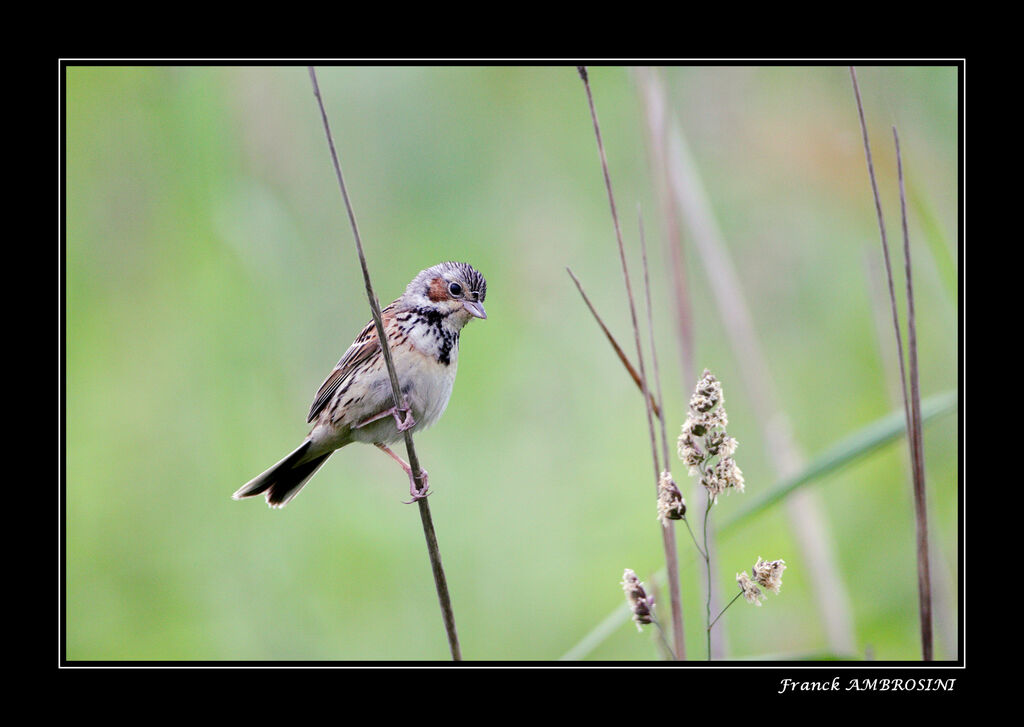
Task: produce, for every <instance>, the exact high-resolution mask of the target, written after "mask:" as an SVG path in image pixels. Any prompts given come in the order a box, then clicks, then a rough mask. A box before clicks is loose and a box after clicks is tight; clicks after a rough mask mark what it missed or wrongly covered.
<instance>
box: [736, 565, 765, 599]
mask: <svg viewBox="0 0 1024 727" xmlns="http://www.w3.org/2000/svg"><path fill="white" fill-rule="evenodd" d="M736 582H737V583H738V584H739V585H740V590H741V591H742V592H743V597H744V598H745V599H747V603H752V604H754V605H755V606H760V605H761V601H763V600H764V594H763V593H762V592H761V589H760V588H758V587H757V583H755V582H754V581H752V580H751V579H750V576H748V575H747V572H746V571H743V572H742V573H737V574H736Z"/></svg>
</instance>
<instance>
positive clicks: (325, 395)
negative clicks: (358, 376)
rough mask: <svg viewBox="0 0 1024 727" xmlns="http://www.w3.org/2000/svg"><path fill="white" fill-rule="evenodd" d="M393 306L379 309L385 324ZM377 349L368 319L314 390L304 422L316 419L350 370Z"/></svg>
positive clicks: (372, 325) (372, 329)
mask: <svg viewBox="0 0 1024 727" xmlns="http://www.w3.org/2000/svg"><path fill="white" fill-rule="evenodd" d="M396 302H397V301H396ZM394 306H395V304H394V303H392V304H391V305H389V306H388V307H387V308H385V309H384V310H383V311H381V314H382V316H383V318H384V325H385V326H387V325H388V321H389V320H390V319H391V317H392V316H393V315H394ZM379 350H380V342H379V340H378V338H377V326H376V325H374V322H373V321H370V322H369V323H367V324H366V326H365V327H364V328H363V330H362V332H360V334H359V335H358V336H357V337H356V340H355V342H354V343H353V344H352V345H351V346H349V347H348V350H347V351H345V353H344V355H343V356H342V357H341V360H340V361H338V364H337V366H335V367H334V370H333V371H331V374H330V376H328V377H327V380H326V381H324V383H323V384H321V386H320V390H319V391H317V392H316V398H314V399H313V406H311V407H310V408H309V416H308V417H307V418H306V422H307V423H309V422H311V421H313V420H314V419H316V418H317V417H318V416H319V415H320V412H321V411H323V408H324V407H325V406H327V402H329V401H330V400H331V397H332V396H334V393H335V392H336V391H337V390H338V389H339V388H340V387H341V385H342V384H343V383H345V381H346V380H347V379H348V378H349V377H350V376H351V375H352V372H353V371H355V370H356V369H357V368H359V366H360V365H361V364H362V363H364V362H365V361H367V360H368V359H369V358H370V357H371V356H373V354H374V353H375V352H376V351H379Z"/></svg>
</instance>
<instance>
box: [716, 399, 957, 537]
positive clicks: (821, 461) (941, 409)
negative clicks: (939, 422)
mask: <svg viewBox="0 0 1024 727" xmlns="http://www.w3.org/2000/svg"><path fill="white" fill-rule="evenodd" d="M955 408H956V391H946V392H943V393H941V394H935V395H933V396H931V397H929V398H928V399H926V400H924V401H922V402H921V421H922V422H924V421H927V420H929V419H931V418H932V417H936V416H938V415H940V414H944V413H946V412H949V411H952V410H954V409H955ZM906 428H907V422H906V415H905V414H904V412H903V410H902V409H900V410H897V411H894V412H892V413H890V414H888V415H886V416H884V417H882V418H881V419H878V420H877V421H875V422H872V423H871V424H869V425H868V426H866V427H864V428H863V429H861V430H859V431H856V432H854V433H853V434H851V435H850V436H848V437H846V438H845V439H841V440H840V441H838V442H836V443H835V444H834V445H832V446H831V447H830V448H829V449H827V450H826V451H825V452H824V453H822V454H821V455H819V456H818V457H816V458H815V459H814V461H812V462H811V463H810V464H808V465H807V466H806V467H805V468H804V469H803V470H802V471H800V472H798V473H797V474H796V475H794V476H792V477H789V478H787V479H784V480H782V481H781V482H778V483H776V484H775V486H774V487H772V488H771V491H770V492H769V494H767V495H766V496H764V497H762V498H761V499H760V500H758V501H757V502H755V503H754V504H753V505H751V506H749V507H747V508H745V509H744V510H742V511H741V512H739V513H738V514H737V515H736V516H735V517H733V518H731V519H729V520H727V521H726V522H725V523H723V524H722V526H721V527H720V528H719V529H718V532H719V533H724V532H727V531H728V530H730V529H731V528H733V527H735V526H736V525H738V524H739V523H741V522H743V521H744V520H746V519H747V518H750V517H753V516H754V515H757V514H758V513H760V512H763V511H764V510H767V509H768V508H770V507H771V506H773V505H775V504H777V503H778V502H780V501H781V500H783V499H785V498H786V497H788V496H789V495H790V494H791V493H792V492H793V491H794V490H796V489H797V488H799V487H802V486H803V485H806V484H807V483H809V482H812V481H813V480H815V479H817V478H819V477H821V476H823V475H825V474H828V473H829V472H832V471H833V470H836V469H838V468H840V467H842V466H843V465H845V464H847V463H848V462H850V461H852V460H854V459H857V458H858V457H862V456H864V455H866V454H868V453H870V452H872V451H874V450H875V449H878V448H879V447H881V446H883V445H885V444H888V443H889V442H891V441H892V440H894V439H896V438H897V437H899V436H901V435H902V434H903V433H904V432H905V431H906Z"/></svg>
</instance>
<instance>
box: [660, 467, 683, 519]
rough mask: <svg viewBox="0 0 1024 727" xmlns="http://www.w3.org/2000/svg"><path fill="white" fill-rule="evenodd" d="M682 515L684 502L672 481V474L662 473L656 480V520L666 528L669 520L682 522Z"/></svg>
mask: <svg viewBox="0 0 1024 727" xmlns="http://www.w3.org/2000/svg"><path fill="white" fill-rule="evenodd" d="M684 515H686V500H684V499H683V493H681V492H680V491H679V487H678V486H676V481H675V480H674V479H672V473H671V472H668V471H665V472H662V473H661V478H660V479H659V480H658V520H660V521H661V524H662V526H663V527H666V528H667V527H668V521H669V520H682V519H683V516H684Z"/></svg>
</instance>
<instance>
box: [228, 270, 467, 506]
mask: <svg viewBox="0 0 1024 727" xmlns="http://www.w3.org/2000/svg"><path fill="white" fill-rule="evenodd" d="M486 295H487V281H486V280H484V276H483V275H481V274H480V273H478V272H477V271H476V270H474V269H473V268H472V267H470V266H469V265H467V264H466V263H457V262H445V263H440V264H439V265H435V266H434V267H432V268H427V269H426V270H423V271H421V272H420V273H419V274H418V275H417V276H416V277H415V278H413V281H412V282H411V283H409V286H408V287H407V288H406V289H405V293H404V294H403V295H402V297H401V298H399V299H398V300H396V301H395V302H394V303H392V304H391V305H389V306H387V307H386V308H385V309H384V310H383V311H381V313H382V317H383V319H384V333H385V335H386V336H387V340H388V345H389V347H390V349H391V357H392V359H393V361H394V364H395V372H396V373H397V374H398V381H399V384H400V385H401V389H402V396H403V397H404V399H405V401H404V402H399V404H398V405H397V406H396V405H395V402H394V395H393V393H392V387H391V379H390V377H389V376H388V370H387V366H386V365H385V364H384V355H383V352H382V351H381V347H380V341H379V339H378V337H377V328H376V325H375V324H374V322H373V321H370V322H369V323H368V324H367V325H366V327H365V328H363V331H362V333H360V334H359V336H358V337H357V338H356V340H355V342H354V343H353V344H352V345H351V346H349V349H348V350H347V351H346V352H345V354H344V355H343V356H342V357H341V360H340V361H338V365H337V366H335V367H334V370H333V371H331V374H330V376H328V377H327V380H326V381H324V383H323V385H322V386H321V387H320V390H319V391H317V393H316V397H315V398H314V399H313V406H312V407H311V408H310V410H309V417H308V419H307V420H306V421H307V422H315V424H314V425H313V429H312V430H311V431H310V433H309V435H308V436H307V437H306V439H305V441H303V443H302V444H301V445H299V447H298V449H296V450H295V451H294V452H292V453H291V454H289V455H288V456H287V457H285V458H284V459H282V460H281V461H280V462H278V463H277V464H275V465H274V466H273V467H271V468H270V469H269V470H267V471H266V472H264V473H263V474H261V475H260V476H259V477H256V478H255V479H253V480H250V481H249V482H248V483H247V484H245V485H244V486H243V487H241V488H240V489H239V490H238V491H237V492H236V493H235V494H234V495H233V497H234V499H236V500H239V499H241V498H243V497H254V496H256V495H260V494H263V493H266V498H267V504H268V505H270V506H271V507H284V506H285V505H286V504H288V501H289V500H291V499H292V498H293V497H295V495H296V494H297V493H298V492H299V490H300V489H301V488H302V486H303V485H304V484H306V482H307V481H308V480H309V478H310V477H312V476H313V475H314V473H316V471H317V470H318V469H320V468H321V467H322V466H323V464H324V462H326V461H327V458H328V457H330V456H331V455H332V454H333V453H334V450H336V449H340V448H342V447H344V446H345V445H347V444H351V443H352V442H367V443H369V444H373V445H375V446H377V447H378V448H380V449H381V450H382V451H383V452H385V453H386V454H388V455H390V456H391V457H392V458H393V459H394V460H395V461H397V462H398V463H399V464H400V465H401V466H402V469H404V470H405V472H406V474H407V475H409V483H410V485H409V490H410V492H411V493H412V497H413V500H417V499H420V498H422V497H425V496H426V492H427V477H426V472H425V471H422V470H421V473H422V481H423V488H422V489H417V487H416V481H415V478H414V476H413V472H412V468H411V467H409V465H408V464H407V463H406V462H405V461H404V460H402V458H401V457H399V456H398V455H396V454H395V453H394V452H392V451H391V450H390V449H389V448H388V447H387V445H388V444H391V443H393V442H396V441H398V440H399V439H401V438H402V437H403V434H402V432H404V431H405V430H412V431H418V430H420V429H425V428H427V427H429V426H430V425H431V424H433V423H434V422H436V421H437V420H438V418H439V417H440V416H441V414H443V413H444V410H445V408H446V407H447V406H448V399H449V398H450V397H451V395H452V385H453V384H454V383H455V369H456V365H457V363H458V357H459V332H460V331H461V330H462V327H463V326H464V325H466V324H467V323H468V322H469V321H470V319H472V318H486V317H487V313H486V312H485V311H484V297H485V296H486Z"/></svg>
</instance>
